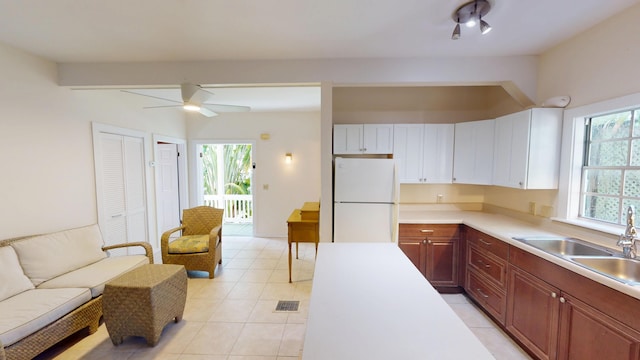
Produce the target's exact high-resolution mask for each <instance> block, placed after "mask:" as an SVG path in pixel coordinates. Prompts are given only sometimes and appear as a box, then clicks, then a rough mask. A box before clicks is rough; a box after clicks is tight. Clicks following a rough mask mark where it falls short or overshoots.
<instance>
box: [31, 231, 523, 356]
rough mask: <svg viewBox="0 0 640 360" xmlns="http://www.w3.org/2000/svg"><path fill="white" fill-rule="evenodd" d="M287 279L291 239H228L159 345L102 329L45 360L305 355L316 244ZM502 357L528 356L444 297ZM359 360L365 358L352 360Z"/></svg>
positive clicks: (456, 300) (459, 300)
mask: <svg viewBox="0 0 640 360" xmlns="http://www.w3.org/2000/svg"><path fill="white" fill-rule="evenodd" d="M293 251H294V260H293V283H292V284H289V282H288V276H289V275H288V264H287V241H286V239H281V238H277V239H265V238H252V237H226V238H225V241H224V243H223V252H222V254H223V266H222V267H219V268H218V270H217V271H216V277H215V279H213V280H210V279H208V277H207V275H206V273H199V272H193V273H191V272H190V273H189V275H190V277H189V280H188V291H187V304H186V307H185V313H184V317H183V320H182V321H180V322H179V323H170V324H169V325H167V326H166V327H165V329H164V331H163V333H162V337H161V338H160V342H159V343H158V344H157V345H156V346H155V347H148V346H147V345H146V342H145V341H144V339H142V338H137V337H128V338H125V341H124V343H123V344H121V345H119V346H117V347H115V346H113V344H112V343H111V340H110V339H109V334H108V333H107V329H106V327H105V325H104V324H102V325H101V326H100V328H99V330H98V332H97V333H95V334H93V335H90V336H76V337H72V338H71V339H69V341H66V342H63V343H62V344H60V345H59V346H56V347H54V348H52V349H50V350H48V351H47V352H45V353H43V354H42V355H41V356H39V357H38V359H39V360H41V359H62V360H66V359H74V360H75V359H91V360H93V359H162V360H176V359H178V360H297V359H299V358H300V355H301V353H302V346H303V342H304V333H305V327H306V319H307V311H308V307H309V298H310V295H311V286H312V280H313V270H314V265H315V249H314V246H313V244H308V243H301V244H300V251H299V259H298V260H296V259H295V247H294V248H293ZM443 297H444V299H445V300H446V301H447V302H448V303H449V304H450V305H451V307H452V308H453V309H454V310H455V312H456V313H457V314H458V315H459V316H460V317H461V318H462V319H463V320H464V321H465V323H467V325H468V326H469V327H470V328H471V330H472V331H473V332H474V333H475V334H476V335H477V336H478V338H479V339H480V340H481V341H482V342H483V343H484V344H485V345H486V346H487V348H488V349H489V350H490V351H491V352H492V353H493V354H494V356H495V357H496V359H509V360H512V359H529V357H528V356H527V355H526V354H525V353H524V352H523V351H522V350H521V349H520V348H519V347H518V346H517V345H516V344H515V343H514V342H513V341H511V339H509V337H508V336H507V335H505V334H504V333H503V332H502V331H501V330H500V329H499V328H497V327H496V326H495V325H494V324H493V323H492V322H491V321H490V320H489V319H488V318H487V317H486V316H485V315H484V314H483V313H482V312H481V311H479V310H478V309H477V308H476V307H475V305H473V304H472V303H470V302H469V301H468V300H467V298H466V297H465V296H464V295H460V294H455V295H443ZM278 300H299V301H300V308H299V311H298V312H276V311H275V307H276V304H277V302H278ZM354 360H360V359H354Z"/></svg>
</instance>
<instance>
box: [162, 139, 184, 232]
mask: <svg viewBox="0 0 640 360" xmlns="http://www.w3.org/2000/svg"><path fill="white" fill-rule="evenodd" d="M153 143H154V159H155V161H154V168H155V179H156V180H155V182H156V213H157V229H158V234H162V233H163V232H165V231H167V230H169V229H173V228H176V227H178V226H180V220H181V218H182V210H184V209H185V208H188V207H189V206H188V201H187V156H186V141H185V140H184V139H176V138H172V137H167V136H161V135H154V136H153Z"/></svg>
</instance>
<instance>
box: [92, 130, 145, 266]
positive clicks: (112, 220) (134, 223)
mask: <svg viewBox="0 0 640 360" xmlns="http://www.w3.org/2000/svg"><path fill="white" fill-rule="evenodd" d="M99 140H100V144H99V151H100V154H99V156H98V157H97V160H98V162H97V163H96V166H97V167H98V171H97V174H98V176H99V178H98V179H96V180H97V181H98V183H99V184H101V186H99V187H98V192H99V193H98V196H99V197H100V201H98V204H101V205H100V208H99V209H98V216H99V219H100V226H101V230H102V234H103V236H104V241H105V245H113V244H119V243H126V242H132V241H146V240H147V230H146V216H147V214H146V207H145V206H146V199H145V179H144V147H143V146H144V142H143V139H141V138H136V137H130V136H123V135H115V134H108V133H100V135H99ZM127 252H128V251H127V250H124V249H123V250H115V251H114V254H125V253H127ZM136 252H139V250H138V251H136Z"/></svg>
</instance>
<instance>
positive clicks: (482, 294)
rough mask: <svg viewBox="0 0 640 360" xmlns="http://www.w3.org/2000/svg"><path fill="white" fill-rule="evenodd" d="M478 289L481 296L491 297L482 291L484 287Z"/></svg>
mask: <svg viewBox="0 0 640 360" xmlns="http://www.w3.org/2000/svg"><path fill="white" fill-rule="evenodd" d="M476 291H477V292H478V294H480V296H482V297H483V298H485V299H487V298H489V295H487V294H485V293H484V292H482V289H480V288H477V289H476Z"/></svg>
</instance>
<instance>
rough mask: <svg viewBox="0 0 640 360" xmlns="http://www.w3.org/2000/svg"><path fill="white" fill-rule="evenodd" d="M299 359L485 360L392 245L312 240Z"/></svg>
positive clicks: (473, 340)
mask: <svg viewBox="0 0 640 360" xmlns="http://www.w3.org/2000/svg"><path fill="white" fill-rule="evenodd" d="M303 349H304V350H303V355H302V359H303V360H327V359H331V360H353V359H367V360H377V359H380V360H388V359H402V360H413V359H415V360H418V359H419V360H424V359H439V360H440V359H493V356H492V355H491V353H490V352H489V351H488V350H487V349H486V348H485V347H484V345H483V344H482V343H481V342H480V341H479V340H478V339H477V338H476V336H475V335H474V334H473V333H472V332H471V330H469V328H468V327H467V326H466V325H465V324H464V322H463V321H462V320H461V319H460V318H459V317H458V316H457V315H456V314H455V313H454V312H453V310H452V309H451V308H450V307H449V305H448V304H447V303H446V302H445V301H444V300H443V299H442V297H441V296H440V295H439V294H438V292H437V291H436V290H435V289H434V288H433V287H432V286H431V285H430V284H429V283H428V282H427V281H426V279H425V278H424V277H423V276H422V274H420V272H419V271H418V270H417V269H416V267H415V266H414V265H413V264H412V263H411V261H409V259H408V258H407V257H406V256H405V255H404V253H403V252H402V251H401V250H400V248H399V247H398V246H397V244H395V243H320V247H319V249H318V257H317V260H316V266H315V273H314V278H313V291H312V294H311V302H310V305H309V317H308V320H307V329H306V335H305V342H304V347H303Z"/></svg>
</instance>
